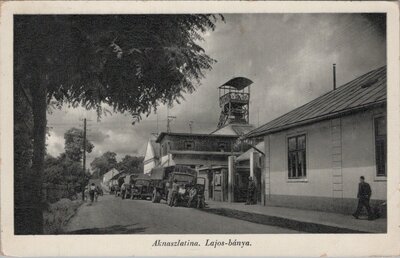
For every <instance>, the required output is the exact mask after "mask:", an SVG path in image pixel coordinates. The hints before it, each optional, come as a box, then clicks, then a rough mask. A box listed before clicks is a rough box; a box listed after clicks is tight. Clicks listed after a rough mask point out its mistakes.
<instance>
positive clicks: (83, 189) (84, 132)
mask: <svg viewBox="0 0 400 258" xmlns="http://www.w3.org/2000/svg"><path fill="white" fill-rule="evenodd" d="M85 175H86V118H84V119H83V177H85ZM84 200H85V188H84V186H82V201H84Z"/></svg>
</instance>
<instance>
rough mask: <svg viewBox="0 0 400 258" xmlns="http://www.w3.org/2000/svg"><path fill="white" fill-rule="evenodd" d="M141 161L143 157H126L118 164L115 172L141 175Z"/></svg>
mask: <svg viewBox="0 0 400 258" xmlns="http://www.w3.org/2000/svg"><path fill="white" fill-rule="evenodd" d="M143 159H144V157H134V156H130V155H126V156H125V157H124V158H123V159H122V160H121V161H120V162H118V164H117V170H118V171H120V172H125V173H127V174H143Z"/></svg>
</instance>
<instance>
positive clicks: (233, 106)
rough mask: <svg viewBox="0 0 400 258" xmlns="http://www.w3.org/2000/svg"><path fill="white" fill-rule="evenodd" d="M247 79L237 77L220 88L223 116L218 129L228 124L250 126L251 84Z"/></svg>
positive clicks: (220, 118)
mask: <svg viewBox="0 0 400 258" xmlns="http://www.w3.org/2000/svg"><path fill="white" fill-rule="evenodd" d="M252 83H253V82H252V81H251V80H250V79H247V78H245V77H235V78H233V79H231V80H229V81H227V82H226V83H224V84H223V85H221V86H219V87H218V91H219V106H220V107H221V115H220V117H219V122H218V128H222V127H224V126H225V125H227V124H248V123H249V104H250V84H252Z"/></svg>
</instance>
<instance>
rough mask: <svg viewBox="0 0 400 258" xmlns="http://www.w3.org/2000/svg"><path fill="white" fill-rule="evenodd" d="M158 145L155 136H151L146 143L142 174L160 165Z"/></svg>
mask: <svg viewBox="0 0 400 258" xmlns="http://www.w3.org/2000/svg"><path fill="white" fill-rule="evenodd" d="M160 154H161V153H160V145H159V144H158V143H156V136H151V138H150V139H149V141H148V143H147V147H146V154H145V156H144V160H143V173H144V174H148V173H150V171H151V169H152V168H155V167H157V166H159V165H160Z"/></svg>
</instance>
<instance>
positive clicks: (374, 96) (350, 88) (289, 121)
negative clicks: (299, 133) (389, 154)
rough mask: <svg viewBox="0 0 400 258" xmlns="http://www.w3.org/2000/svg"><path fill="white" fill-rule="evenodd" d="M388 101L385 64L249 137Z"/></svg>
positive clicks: (295, 110)
mask: <svg viewBox="0 0 400 258" xmlns="http://www.w3.org/2000/svg"><path fill="white" fill-rule="evenodd" d="M385 103H386V66H383V67H380V68H378V69H375V70H373V71H370V72H368V73H366V74H364V75H362V76H360V77H358V78H356V79H354V80H352V81H350V82H348V83H346V84H344V85H343V86H341V87H338V88H337V89H336V90H333V91H330V92H328V93H326V94H324V95H322V96H320V97H318V98H316V99H314V100H312V101H310V102H308V103H307V104H305V105H303V106H301V107H299V108H296V109H294V110H292V111H290V112H289V113H286V114H285V115H283V116H280V117H278V118H276V119H274V120H272V121H271V122H268V123H267V124H265V125H263V126H261V127H259V128H256V129H254V130H252V131H251V132H249V133H248V134H247V135H246V137H257V136H261V135H265V134H268V133H273V132H277V131H281V130H285V129H288V128H291V127H294V126H298V125H302V124H307V123H311V122H316V121H320V120H323V119H328V118H331V117H335V116H339V115H343V114H344V113H347V112H350V111H356V110H359V109H363V108H368V107H371V106H374V105H377V104H385Z"/></svg>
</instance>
